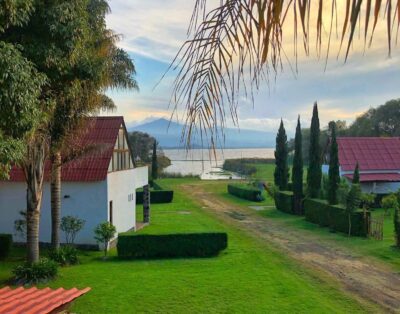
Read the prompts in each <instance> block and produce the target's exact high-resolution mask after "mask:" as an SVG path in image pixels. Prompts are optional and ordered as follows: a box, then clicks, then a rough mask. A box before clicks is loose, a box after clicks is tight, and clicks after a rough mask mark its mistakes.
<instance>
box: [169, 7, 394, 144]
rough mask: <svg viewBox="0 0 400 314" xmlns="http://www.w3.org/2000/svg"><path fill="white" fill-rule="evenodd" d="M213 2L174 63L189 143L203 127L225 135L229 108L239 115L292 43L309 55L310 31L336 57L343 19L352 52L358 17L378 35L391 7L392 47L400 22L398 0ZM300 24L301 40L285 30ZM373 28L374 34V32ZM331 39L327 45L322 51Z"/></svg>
mask: <svg viewBox="0 0 400 314" xmlns="http://www.w3.org/2000/svg"><path fill="white" fill-rule="evenodd" d="M396 3H397V2H396ZM207 4H209V1H207V0H196V2H195V9H194V12H193V15H192V19H191V23H190V27H189V30H188V33H189V39H188V40H187V41H186V42H185V43H184V44H183V45H182V47H181V49H180V50H179V51H178V54H177V56H176V58H174V61H173V64H171V66H170V67H169V69H170V70H171V71H173V70H176V71H177V78H176V80H175V81H174V86H173V95H172V97H171V98H172V100H173V102H174V105H175V106H176V107H178V106H183V107H184V108H185V110H186V113H187V115H186V116H187V120H186V122H187V123H186V128H185V131H184V136H185V137H186V139H187V144H188V146H190V139H191V137H193V136H195V134H196V132H195V130H196V128H197V127H200V128H201V129H202V130H203V131H204V134H206V135H207V137H209V138H210V140H209V142H210V143H211V144H212V143H218V141H217V139H218V136H219V134H218V130H221V127H223V126H224V125H225V119H226V116H225V112H229V113H230V114H231V118H232V119H233V121H234V122H238V115H237V108H239V106H238V104H239V102H240V99H241V97H240V95H242V94H245V93H249V92H250V93H253V91H254V90H256V89H258V88H259V86H261V85H262V84H260V81H261V80H263V79H266V80H267V81H268V79H269V77H268V74H271V75H272V76H274V75H276V74H278V72H280V71H281V70H282V68H283V67H282V65H283V64H285V62H284V60H283V59H285V56H287V55H288V54H287V50H288V49H286V48H288V46H289V45H291V46H292V47H293V54H294V55H295V56H297V55H298V44H300V45H301V46H302V47H304V50H305V54H306V55H309V54H310V47H313V46H312V45H310V38H313V37H314V38H315V40H316V45H315V50H316V53H317V55H321V53H323V54H324V55H326V56H327V58H328V56H329V52H330V47H331V45H330V44H331V40H334V38H333V37H334V36H333V35H334V34H335V31H334V28H335V27H336V30H338V28H340V29H341V30H342V33H341V34H340V39H339V41H340V48H339V52H341V51H344V57H345V59H347V57H348V55H349V53H350V48H351V47H352V43H353V39H354V38H355V37H356V36H354V33H355V30H356V29H357V26H358V25H357V24H359V26H360V28H362V29H364V28H365V34H364V36H363V39H364V41H365V43H366V42H367V40H368V41H371V40H372V35H373V34H374V30H375V26H376V24H377V22H378V20H379V16H380V13H381V12H383V11H385V12H387V14H385V20H386V24H387V35H388V40H387V42H388V50H389V54H390V52H391V47H392V44H393V42H394V38H393V37H396V36H392V34H393V32H392V28H393V25H394V24H395V23H394V21H396V22H400V15H397V11H398V9H397V6H396V10H395V9H394V8H393V7H392V1H391V0H387V1H386V5H382V1H376V2H374V4H371V1H361V0H359V1H352V2H351V1H343V2H340V4H339V3H338V4H337V5H336V2H334V3H333V4H332V5H326V2H324V1H316V2H315V1H311V0H304V1H287V2H283V1H278V0H271V1H265V0H254V1H249V0H221V1H218V5H217V6H213V9H212V10H210V11H209V12H207V8H208V6H207ZM385 8H387V9H386V10H385ZM342 10H343V11H342ZM343 12H344V14H343ZM361 12H362V13H361ZM364 12H367V13H364ZM371 12H374V13H373V15H374V24H373V25H374V26H373V27H368V26H369V25H370V18H371ZM338 13H339V14H342V16H343V17H344V18H343V22H342V23H343V24H342V25H343V27H341V26H342V25H338V23H335V18H336V17H337V15H338ZM362 14H363V17H362V18H361V15H362ZM382 15H383V14H382ZM364 16H365V17H364ZM313 21H316V30H317V31H316V32H314V30H315V29H314V27H312V28H310V27H309V25H310V22H311V23H313ZM362 22H364V23H362ZM361 24H363V25H361ZM293 25H294V33H295V36H292V37H293V41H291V40H289V41H288V40H287V36H283V35H282V34H285V33H286V32H285V31H287V30H288V29H292V28H293ZM326 25H328V28H327V29H326V30H325V28H324V26H326ZM329 25H330V26H329ZM298 32H300V33H301V34H302V40H301V39H300V40H299V38H298V36H297V34H298ZM369 34H371V40H370V39H369V38H367V37H369V36H368V35H369ZM345 38H347V40H346V42H345ZM325 39H326V42H325V43H326V47H327V51H326V52H325V51H324V52H322V51H321V48H322V47H325V45H324V44H323V43H324V40H325ZM344 42H345V43H344ZM371 42H372V41H371ZM342 44H344V46H345V49H343V50H342ZM237 56H240V57H239V58H237ZM296 59H297V58H296ZM266 74H267V75H266ZM226 107H228V108H226ZM175 109H176V110H177V108H175Z"/></svg>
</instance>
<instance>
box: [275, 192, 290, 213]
mask: <svg viewBox="0 0 400 314" xmlns="http://www.w3.org/2000/svg"><path fill="white" fill-rule="evenodd" d="M274 199H275V206H276V209H278V210H280V211H282V212H285V213H288V214H293V213H294V212H293V192H291V191H276V192H275V197H274Z"/></svg>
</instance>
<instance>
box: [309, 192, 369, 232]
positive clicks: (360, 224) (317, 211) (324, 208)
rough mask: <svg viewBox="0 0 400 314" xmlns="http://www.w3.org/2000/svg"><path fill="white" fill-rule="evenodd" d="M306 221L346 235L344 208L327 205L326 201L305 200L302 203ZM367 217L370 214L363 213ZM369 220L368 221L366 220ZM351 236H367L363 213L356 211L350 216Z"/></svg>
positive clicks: (346, 226) (346, 224)
mask: <svg viewBox="0 0 400 314" xmlns="http://www.w3.org/2000/svg"><path fill="white" fill-rule="evenodd" d="M304 211H305V216H306V220H307V221H309V222H312V223H315V224H318V225H320V226H321V227H330V228H331V229H332V230H333V231H339V232H344V233H348V231H349V221H348V214H347V213H346V211H345V208H344V207H342V206H341V205H329V204H328V202H327V201H326V200H320V199H310V198H306V199H305V201H304ZM365 214H366V215H367V217H368V216H369V215H370V212H366V213H365ZM368 220H369V219H368ZM351 234H352V235H355V236H367V228H366V225H365V220H364V212H363V211H362V210H356V211H355V212H353V213H352V214H351Z"/></svg>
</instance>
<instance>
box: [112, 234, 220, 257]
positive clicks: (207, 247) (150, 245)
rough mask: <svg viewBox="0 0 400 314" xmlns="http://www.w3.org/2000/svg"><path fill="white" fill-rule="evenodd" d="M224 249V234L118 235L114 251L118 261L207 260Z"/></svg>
mask: <svg viewBox="0 0 400 314" xmlns="http://www.w3.org/2000/svg"><path fill="white" fill-rule="evenodd" d="M227 246H228V235H227V234H226V233H223V232H215V233H182V234H162V235H147V234H146V235H142V234H137V235H136V234H119V235H118V243H117V250H118V257H121V258H168V257H210V256H216V255H218V253H219V252H220V251H222V250H224V249H226V248H227Z"/></svg>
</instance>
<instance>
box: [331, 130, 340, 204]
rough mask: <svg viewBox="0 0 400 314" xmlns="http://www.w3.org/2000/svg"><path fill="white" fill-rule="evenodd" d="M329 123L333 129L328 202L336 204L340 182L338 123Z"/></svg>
mask: <svg viewBox="0 0 400 314" xmlns="http://www.w3.org/2000/svg"><path fill="white" fill-rule="evenodd" d="M329 125H330V129H331V143H330V144H331V145H330V152H329V173H328V176H329V187H328V202H329V204H331V205H336V204H337V203H338V196H337V191H338V189H339V183H340V174H339V156H338V144H337V142H336V124H335V122H331V123H330V124H329Z"/></svg>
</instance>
